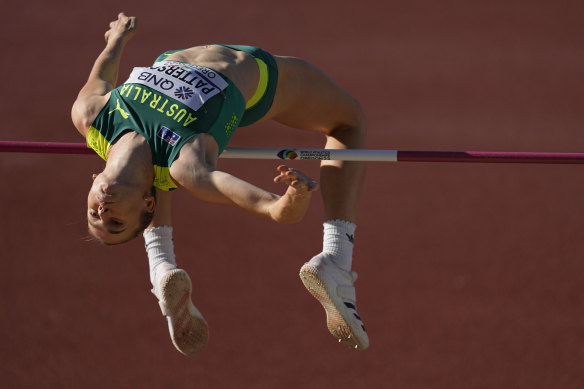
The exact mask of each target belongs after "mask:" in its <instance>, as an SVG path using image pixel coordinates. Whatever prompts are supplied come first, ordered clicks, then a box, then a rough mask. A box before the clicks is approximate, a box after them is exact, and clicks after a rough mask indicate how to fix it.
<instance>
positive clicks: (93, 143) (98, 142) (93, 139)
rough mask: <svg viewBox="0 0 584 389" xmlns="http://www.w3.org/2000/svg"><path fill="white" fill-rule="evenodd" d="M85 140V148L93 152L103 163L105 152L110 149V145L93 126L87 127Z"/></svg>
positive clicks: (105, 158)
mask: <svg viewBox="0 0 584 389" xmlns="http://www.w3.org/2000/svg"><path fill="white" fill-rule="evenodd" d="M85 138H86V142H87V147H89V148H90V149H92V150H94V151H95V152H96V153H97V155H99V156H100V157H101V158H103V160H104V161H107V151H108V150H109V148H110V143H109V142H108V141H107V140H106V139H105V137H104V136H103V135H101V133H100V132H99V131H98V129H97V128H95V127H93V126H91V127H89V130H88V131H87V136H86V137H85Z"/></svg>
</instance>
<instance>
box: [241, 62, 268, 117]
mask: <svg viewBox="0 0 584 389" xmlns="http://www.w3.org/2000/svg"><path fill="white" fill-rule="evenodd" d="M254 59H255V61H256V63H257V64H258V69H259V71H260V81H259V82H258V88H257V89H256V91H255V93H254V94H253V96H252V97H251V99H249V101H248V102H247V104H245V109H250V108H251V107H253V106H254V105H256V104H257V103H258V102H259V101H260V99H261V98H262V97H263V96H264V93H266V88H267V87H268V66H267V65H266V63H265V62H264V61H262V60H261V59H258V58H254Z"/></svg>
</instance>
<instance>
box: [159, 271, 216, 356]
mask: <svg viewBox="0 0 584 389" xmlns="http://www.w3.org/2000/svg"><path fill="white" fill-rule="evenodd" d="M191 290H192V284H191V278H190V277H189V275H188V274H187V272H186V271H184V270H182V269H174V270H171V271H169V272H168V273H166V274H164V275H163V276H162V278H161V279H160V281H159V282H158V283H157V288H155V289H152V293H154V295H155V296H156V297H157V298H158V304H159V305H160V309H161V310H162V314H163V315H164V316H166V318H167V320H168V330H169V332H170V338H171V339H172V343H173V344H174V347H176V349H177V350H178V351H180V352H181V353H183V354H185V355H190V354H194V353H196V352H198V351H201V350H202V349H203V348H205V346H206V345H207V341H208V339H209V328H208V327H207V322H206V321H205V319H203V316H202V315H201V312H199V310H198V309H197V308H196V307H195V306H194V305H193V302H192V301H191Z"/></svg>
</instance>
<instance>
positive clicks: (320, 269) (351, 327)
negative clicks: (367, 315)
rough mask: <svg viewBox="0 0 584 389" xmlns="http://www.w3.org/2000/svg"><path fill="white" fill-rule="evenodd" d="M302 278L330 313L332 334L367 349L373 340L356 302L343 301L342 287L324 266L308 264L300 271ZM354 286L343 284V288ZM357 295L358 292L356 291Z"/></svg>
mask: <svg viewBox="0 0 584 389" xmlns="http://www.w3.org/2000/svg"><path fill="white" fill-rule="evenodd" d="M300 279H301V280H302V283H303V284H304V286H305V287H306V289H308V291H309V292H310V294H312V296H313V297H314V298H315V299H316V300H317V301H318V302H320V304H321V305H322V307H323V308H324V310H325V312H326V318H327V327H328V330H329V332H330V333H331V334H332V335H333V336H334V337H335V338H337V339H338V341H339V342H340V343H344V344H345V345H347V346H348V347H349V348H351V349H357V350H364V349H366V348H367V347H369V337H368V336H367V333H366V332H365V327H364V326H363V323H362V321H361V318H360V317H359V315H358V314H357V311H356V307H355V304H354V302H350V301H343V299H341V298H340V297H339V295H338V291H339V289H340V288H339V286H340V285H339V284H338V283H337V282H336V281H335V280H334V279H332V278H331V277H329V276H327V271H326V270H325V267H324V266H322V265H321V266H318V265H315V264H313V263H310V262H308V263H306V264H304V266H302V268H301V269H300ZM347 287H349V288H351V287H352V285H342V286H341V288H347ZM353 293H354V292H353Z"/></svg>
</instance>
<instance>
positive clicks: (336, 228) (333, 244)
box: [322, 219, 357, 271]
mask: <svg viewBox="0 0 584 389" xmlns="http://www.w3.org/2000/svg"><path fill="white" fill-rule="evenodd" d="M323 226H324V237H323V246H322V252H323V253H326V254H330V255H332V256H333V262H335V263H336V264H337V265H338V266H339V267H341V268H342V269H345V270H347V271H350V270H351V263H352V262H353V238H354V236H355V229H356V228H357V226H356V225H355V223H352V222H348V221H345V220H338V219H337V220H328V221H326V222H324V224H323Z"/></svg>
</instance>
